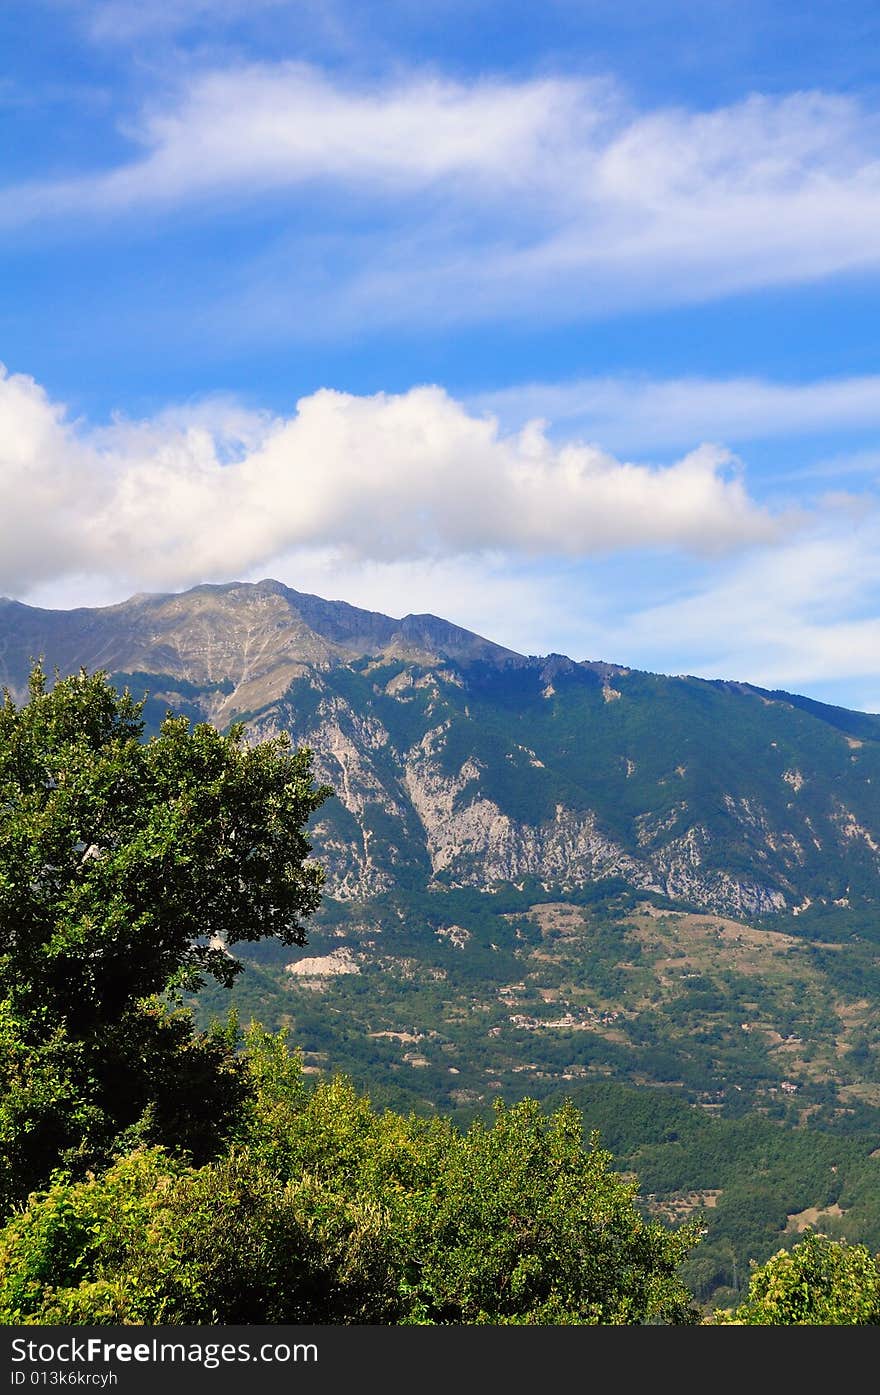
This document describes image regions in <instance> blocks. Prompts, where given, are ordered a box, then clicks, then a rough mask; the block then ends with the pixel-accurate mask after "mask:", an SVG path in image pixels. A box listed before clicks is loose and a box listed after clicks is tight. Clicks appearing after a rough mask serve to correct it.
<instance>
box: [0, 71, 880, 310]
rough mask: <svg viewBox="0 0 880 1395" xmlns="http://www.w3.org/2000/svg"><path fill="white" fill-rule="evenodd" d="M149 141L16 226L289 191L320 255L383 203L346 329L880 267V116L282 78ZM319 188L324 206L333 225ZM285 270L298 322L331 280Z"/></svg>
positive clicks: (229, 75)
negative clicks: (309, 300) (315, 281)
mask: <svg viewBox="0 0 880 1395" xmlns="http://www.w3.org/2000/svg"><path fill="white" fill-rule="evenodd" d="M125 135H127V136H128V138H129V140H130V143H131V147H132V152H133V153H132V155H131V157H130V158H129V159H128V160H127V161H123V162H121V163H118V164H117V165H115V166H114V167H111V168H105V169H101V170H98V171H94V172H91V173H83V174H78V175H77V176H76V177H72V178H68V179H52V180H49V181H44V182H40V181H39V180H38V179H37V180H34V181H31V182H30V183H28V184H26V185H19V186H17V187H14V188H7V189H6V190H5V191H3V192H2V193H0V226H3V225H5V226H6V228H7V230H8V229H10V228H14V227H17V226H20V225H22V224H26V223H28V222H29V221H33V220H42V221H45V222H48V223H54V224H55V225H56V226H61V225H63V224H64V222H65V220H69V219H70V218H71V217H73V216H79V217H95V216H98V217H102V216H108V215H113V216H118V215H120V214H125V213H126V212H127V211H132V212H135V213H140V212H142V211H143V210H144V209H145V208H147V207H149V208H150V209H153V210H156V209H158V210H161V209H162V208H163V207H164V208H166V209H171V208H174V209H179V208H187V207H189V208H191V209H193V210H194V211H197V212H198V215H199V216H200V217H204V216H206V210H207V209H208V208H210V209H211V210H213V216H225V213H226V212H227V211H228V210H229V209H237V208H241V207H243V206H246V205H247V204H248V203H249V202H252V201H253V200H255V199H267V198H270V197H271V198H272V200H273V201H274V203H273V206H275V205H277V209H278V212H279V217H283V209H284V208H285V207H287V204H285V199H287V200H288V201H289V202H290V201H292V204H293V205H294V206H295V210H296V220H295V224H296V229H297V243H298V245H299V244H301V241H302V238H303V237H304V236H307V235H308V234H309V232H312V233H314V234H315V235H318V234H320V235H324V234H328V235H332V234H333V232H334V230H336V231H339V230H345V231H346V232H348V233H350V231H351V227H350V221H351V219H350V215H351V212H352V210H355V211H357V210H363V207H364V206H365V204H366V206H368V207H370V208H371V210H372V211H373V213H374V215H375V220H378V221H374V227H375V228H376V229H377V231H376V234H375V236H374V237H372V238H370V237H366V238H363V239H351V240H350V241H349V243H348V254H347V258H346V260H345V263H344V266H343V265H340V266H339V267H338V269H337V282H338V284H337V285H336V287H335V288H333V287H328V288H324V290H323V292H322V303H323V304H324V306H325V312H326V317H327V320H328V322H332V323H335V322H336V321H340V322H341V321H344V320H345V318H346V314H348V317H349V319H351V318H353V317H356V318H357V319H358V320H360V321H362V320H363V317H364V316H365V315H366V314H371V315H373V316H374V317H377V318H378V319H380V320H381V319H385V320H389V321H399V320H401V319H404V320H406V321H407V322H412V321H413V320H414V319H417V318H419V317H422V318H425V317H433V318H434V319H436V318H437V317H441V318H442V319H444V320H449V319H456V318H457V319H473V318H479V317H485V316H503V315H510V314H522V313H525V312H527V311H528V312H530V313H534V312H535V309H536V307H537V308H539V309H540V312H541V314H542V315H544V316H546V315H548V314H553V315H556V316H559V315H572V314H576V315H581V316H582V315H585V314H586V315H589V314H596V313H605V312H607V311H609V310H611V309H616V308H621V307H625V306H645V305H658V304H668V303H675V302H684V301H699V300H703V299H707V298H710V297H712V296H718V295H723V294H728V293H731V292H736V291H743V290H748V289H756V288H760V287H765V286H770V285H776V284H792V283H797V282H803V281H809V280H815V279H817V278H821V277H824V276H828V275H831V274H834V273H839V272H841V271H848V270H854V269H866V268H872V269H876V267H877V265H878V263H880V242H878V239H877V237H876V228H877V225H878V221H880V117H878V114H877V112H876V111H875V110H873V108H870V107H869V106H867V105H865V104H864V103H863V102H860V101H859V100H857V99H856V98H854V97H848V96H830V95H828V94H824V93H821V92H806V93H795V94H792V95H788V96H773V97H770V96H760V95H754V96H750V97H748V98H747V99H745V100H743V101H740V102H737V103H734V104H731V105H728V106H724V107H719V108H717V109H716V110H714V111H689V110H684V109H658V110H655V111H647V112H645V111H638V110H636V109H634V108H633V107H632V106H631V105H628V104H627V102H626V101H625V100H624V98H623V97H622V95H621V94H620V93H619V92H618V91H616V90H615V88H614V86H613V85H612V84H611V83H609V82H598V81H584V80H580V79H574V78H568V77H565V78H563V77H542V78H540V79H530V80H520V81H513V80H510V79H509V78H508V79H502V78H498V79H487V78H484V79H480V80H474V81H470V82H465V81H453V80H451V79H446V78H443V77H438V76H436V75H427V76H426V75H424V74H421V73H410V74H407V75H404V76H402V77H401V76H396V77H395V78H394V79H389V80H385V81H382V82H373V83H372V84H370V85H369V86H356V85H354V84H352V83H350V82H344V81H342V80H341V79H340V78H339V76H338V75H337V74H333V75H329V74H328V73H325V72H323V71H321V70H320V69H317V68H315V67H312V66H308V65H305V64H302V63H276V64H266V63H263V64H259V65H250V66H247V67H239V68H227V69H224V70H220V71H213V72H201V73H198V74H196V75H194V76H191V77H190V78H189V79H188V80H187V81H186V82H185V83H184V84H183V86H181V87H179V88H178V89H177V90H176V91H175V92H174V93H173V94H172V95H171V96H166V97H164V98H163V99H161V100H160V99H159V98H155V99H154V100H153V101H152V102H151V103H150V104H149V105H148V106H147V107H146V108H145V109H144V110H143V111H141V113H140V115H139V116H138V117H137V118H136V119H134V120H133V121H130V122H129V123H128V125H127V126H126V128H125ZM304 190H308V191H309V193H310V195H311V194H312V193H314V191H315V190H319V191H321V193H322V200H319V201H318V202H319V203H320V211H319V212H315V213H311V214H310V204H311V203H312V202H313V200H312V199H311V198H310V199H307V200H305V201H304V200H303V197H302V195H303V191H304ZM426 196H427V197H426ZM328 200H329V202H328ZM392 246H393V249H394V255H393V256H391V255H389V248H390V247H392ZM275 255H276V261H277V265H276V266H275V268H274V274H273V275H272V276H271V277H270V276H269V273H268V271H267V272H266V277H267V279H270V280H271V281H272V283H273V284H271V285H270V286H268V287H267V288H264V293H265V295H266V297H267V303H268V304H270V305H271V304H272V303H276V302H277V300H278V297H279V296H280V297H281V299H282V300H284V301H285V304H287V305H288V311H289V308H290V307H291V306H293V305H298V306H299V305H301V304H302V298H303V294H304V293H305V294H306V297H307V296H308V278H305V280H303V278H300V277H298V276H297V275H296V262H297V258H296V257H291V256H290V254H289V250H288V249H287V247H286V245H285V243H284V239H283V237H282V238H281V239H280V241H279V244H278V247H277V248H276V252H275ZM285 288H289V296H290V299H289V303H288V301H286V300H285V294H284V293H285ZM334 289H335V295H334ZM255 298H258V297H257V293H256V291H254V293H253V295H252V299H255ZM247 309H248V312H249V314H251V315H255V314H258V313H259V307H258V306H257V305H255V304H250V305H249V306H248V307H247Z"/></svg>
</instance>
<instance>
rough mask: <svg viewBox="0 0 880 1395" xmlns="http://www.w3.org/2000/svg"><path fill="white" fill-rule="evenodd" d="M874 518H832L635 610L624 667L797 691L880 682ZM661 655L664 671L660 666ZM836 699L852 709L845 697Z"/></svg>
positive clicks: (879, 580) (878, 523) (878, 541)
mask: <svg viewBox="0 0 880 1395" xmlns="http://www.w3.org/2000/svg"><path fill="white" fill-rule="evenodd" d="M878 553H880V515H878V512H877V510H876V509H874V510H872V511H865V510H864V508H863V509H862V511H861V515H860V517H858V518H856V517H853V516H852V515H851V514H850V515H849V516H846V515H838V516H834V515H832V516H830V517H829V518H828V519H827V520H826V521H825V522H823V523H818V524H816V525H815V526H814V527H813V529H812V530H810V531H809V532H807V533H805V534H804V535H802V536H799V537H795V538H791V539H789V540H787V541H785V542H784V543H782V544H781V545H780V546H778V547H776V548H774V549H772V550H761V551H758V552H756V553H754V554H753V555H751V556H749V557H746V558H743V559H739V560H735V561H733V562H731V563H730V564H729V565H726V566H724V567H720V568H717V569H715V571H714V572H713V573H712V574H711V575H703V576H701V577H700V578H699V580H698V581H697V582H696V583H694V584H691V585H690V586H689V587H688V588H687V590H686V591H685V592H684V593H683V594H681V595H679V596H676V597H673V598H671V599H664V600H663V601H662V602H661V603H660V604H657V605H652V606H648V607H643V608H633V609H632V610H631V611H630V613H629V614H628V615H627V616H626V617H625V618H624V619H623V620H622V623H621V624H620V625H619V627H618V630H617V633H618V636H619V640H620V643H621V644H622V645H623V646H624V650H625V652H626V653H627V654H628V655H629V656H630V662H632V663H634V664H639V665H642V666H645V667H653V666H661V667H663V666H668V663H669V651H670V648H671V647H672V646H671V644H670V637H674V640H673V644H674V647H675V650H676V652H677V654H678V667H679V668H680V670H681V671H684V672H690V673H696V674H699V675H700V676H702V677H709V678H736V679H744V678H747V679H748V680H749V681H750V682H753V683H756V684H758V685H759V686H762V687H766V688H786V689H788V690H790V691H791V690H794V691H799V690H801V689H803V688H807V689H810V688H813V689H815V688H816V687H817V686H818V687H821V686H822V685H837V686H838V687H839V689H841V690H843V691H844V692H845V691H846V690H847V689H848V690H849V693H850V694H852V693H853V691H854V690H863V691H867V690H868V689H867V688H866V686H865V685H866V681H868V682H869V686H870V688H871V690H872V691H876V689H877V687H878V680H880V618H878V614H880V572H878V568H877V558H878ZM664 657H665V663H664ZM842 700H843V701H847V700H848V701H849V702H853V700H854V699H853V698H852V696H850V697H849V698H848V699H847V698H845V697H844V698H843V699H842Z"/></svg>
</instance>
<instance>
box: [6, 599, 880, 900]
mask: <svg viewBox="0 0 880 1395" xmlns="http://www.w3.org/2000/svg"><path fill="white" fill-rule="evenodd" d="M37 655H42V656H43V657H44V660H45V663H46V665H47V667H49V668H52V667H57V668H58V669H59V670H60V671H61V672H69V671H72V670H75V669H76V668H77V667H79V666H80V665H84V666H86V667H87V668H89V669H94V668H103V669H106V670H108V671H109V672H110V673H111V674H113V675H114V677H115V679H116V680H117V681H118V682H121V683H127V684H128V685H129V686H130V687H131V689H132V691H133V692H134V694H135V695H136V696H140V695H141V694H142V693H144V692H145V691H148V692H149V694H150V697H149V702H148V707H147V714H148V716H149V718H150V720H151V721H152V722H157V721H158V720H160V719H161V716H162V714H163V713H164V712H165V710H166V709H167V708H168V707H173V708H174V709H176V710H182V711H186V712H187V713H189V715H191V716H192V717H193V718H195V719H203V720H204V719H207V720H210V721H212V722H214V723H216V724H218V725H219V726H221V727H223V726H226V725H228V724H229V723H230V722H232V721H235V720H244V721H245V722H246V724H247V726H248V729H249V730H250V731H251V732H252V733H253V735H254V737H263V736H266V735H269V734H271V733H274V732H278V731H289V732H291V734H292V735H293V737H294V739H295V741H297V742H298V743H303V744H307V745H309V746H310V747H311V748H312V750H313V752H314V754H315V764H316V769H317V772H318V773H319V775H320V776H321V778H323V779H326V780H327V781H329V783H330V784H331V785H332V786H333V787H334V789H335V790H336V792H337V795H338V799H336V800H334V801H331V802H330V803H329V804H328V805H327V806H325V810H324V812H323V817H322V820H321V822H320V824H319V825H317V826H316V828H315V848H316V854H317V855H318V856H319V857H321V858H322V860H323V861H324V863H325V865H326V868H327V872H328V890H329V891H330V892H331V894H332V895H334V896H336V897H339V898H349V899H350V898H363V897H367V898H369V897H371V896H375V895H377V894H379V893H385V892H388V891H390V890H392V889H393V888H395V887H403V888H410V889H416V888H428V889H429V888H431V887H438V888H439V887H447V888H448V887H456V886H472V887H475V888H479V889H482V890H487V891H488V890H491V889H492V888H493V887H495V886H497V885H499V884H503V883H513V884H525V883H526V882H533V883H534V884H535V886H536V888H540V889H541V890H542V892H547V891H549V890H551V889H552V890H556V891H561V892H562V893H563V894H564V893H565V891H566V889H572V888H576V887H583V886H584V885H586V884H589V883H591V882H597V881H606V880H611V879H615V880H618V881H621V882H623V883H625V884H627V885H629V886H631V887H634V888H637V889H640V890H642V891H644V892H646V893H653V894H655V895H660V896H663V897H665V898H668V899H669V900H671V901H673V902H675V903H677V904H679V905H684V906H689V907H692V908H694V909H699V910H706V911H713V912H716V913H724V914H728V915H733V916H739V917H752V918H754V917H760V916H765V915H776V914H778V913H780V912H788V913H795V914H801V915H802V914H805V913H807V912H809V911H810V910H811V908H813V911H814V912H815V909H816V908H818V907H828V908H832V907H834V906H838V907H868V906H870V905H872V904H873V903H874V902H875V901H876V899H877V891H878V886H880V882H878V871H880V718H877V717H872V716H868V715H866V714H862V713H855V712H847V711H845V710H843V709H839V708H831V707H825V706H823V705H822V704H819V703H815V702H812V701H810V700H808V699H804V698H799V697H796V696H793V695H789V694H785V693H769V692H764V691H762V690H759V689H756V688H753V687H749V686H748V685H745V684H738V683H712V682H706V681H702V680H698V679H694V678H668V677H662V676H659V675H654V674H647V673H640V672H637V671H635V670H629V669H627V668H624V667H620V666H618V665H614V664H606V663H596V662H584V663H576V662H574V661H572V660H571V659H568V658H566V657H564V656H561V655H551V656H549V657H534V656H530V657H527V656H524V655H520V654H516V653H513V652H512V651H510V650H508V649H504V648H502V647H501V646H499V645H496V644H493V643H491V642H490V641H488V640H486V639H482V638H481V637H480V636H478V635H474V634H471V633H469V632H468V631H466V630H463V629H460V628H458V627H457V626H455V625H452V624H449V623H448V622H446V621H444V620H440V619H437V618H436V617H434V616H424V615H423V616H413V615H409V616H406V617H405V618H404V619H402V620H394V619H391V618H389V617H388V616H385V615H381V614H377V613H375V612H371V611H365V610H360V609H358V608H356V607H354V606H351V605H347V604H344V603H342V602H331V601H325V600H322V599H320V598H318V597H315V596H308V595H303V594H301V593H299V592H296V591H292V590H290V589H288V588H287V587H285V586H283V585H281V584H280V583H278V582H275V581H265V582H260V583H258V584H238V583H234V584H231V585H226V586H200V587H197V588H195V589H194V590H192V591H189V592H185V593H183V594H181V595H171V596H135V597H133V598H132V599H131V600H129V601H127V602H125V603H123V604H121V605H116V606H110V607H105V608H101V609H94V610H88V609H79V610H73V611H46V610H37V609H34V608H32V607H28V606H25V605H22V604H20V603H17V602H14V601H8V600H2V601H0V680H2V682H3V683H5V684H6V685H8V686H9V688H10V689H11V690H12V692H13V694H18V695H20V694H21V693H22V691H23V689H24V686H25V684H26V679H27V673H28V669H29V666H30V662H31V659H32V658H33V657H35V656H37Z"/></svg>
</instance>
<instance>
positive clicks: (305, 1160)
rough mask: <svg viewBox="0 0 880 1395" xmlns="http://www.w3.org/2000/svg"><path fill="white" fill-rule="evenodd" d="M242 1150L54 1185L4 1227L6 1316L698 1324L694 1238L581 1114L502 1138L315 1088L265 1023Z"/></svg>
mask: <svg viewBox="0 0 880 1395" xmlns="http://www.w3.org/2000/svg"><path fill="white" fill-rule="evenodd" d="M245 1059H246V1062H247V1069H248V1072H249V1075H250V1079H251V1082H252V1085H253V1089H252V1090H251V1092H250V1093H249V1095H248V1102H247V1103H246V1105H245V1106H244V1107H243V1108H242V1110H241V1113H240V1117H239V1128H238V1130H237V1133H236V1138H235V1142H234V1144H233V1146H232V1148H231V1149H230V1151H229V1152H228V1153H227V1154H226V1155H225V1156H224V1157H221V1158H220V1159H219V1160H217V1161H213V1162H210V1163H207V1164H205V1165H204V1166H203V1167H201V1168H199V1169H194V1168H192V1167H185V1166H184V1165H183V1164H182V1163H181V1162H180V1161H178V1160H175V1159H174V1158H171V1157H169V1156H168V1155H167V1153H164V1152H163V1151H162V1150H157V1149H149V1148H147V1149H139V1150H135V1151H134V1152H132V1153H130V1154H129V1155H128V1156H127V1157H125V1158H123V1159H121V1160H120V1161H119V1162H117V1163H115V1164H114V1165H113V1166H112V1167H111V1168H110V1169H109V1170H108V1171H106V1172H105V1173H104V1175H103V1176H101V1177H94V1176H92V1177H88V1178H86V1180H84V1181H78V1182H77V1181H71V1180H70V1179H69V1178H66V1177H63V1176H60V1175H59V1176H56V1178H55V1179H54V1180H53V1183H52V1185H51V1186H50V1187H49V1189H48V1190H47V1191H46V1192H44V1193H43V1194H41V1195H38V1196H33V1197H32V1198H31V1200H30V1204H29V1206H28V1208H27V1209H26V1210H25V1211H23V1212H21V1213H19V1214H18V1215H16V1216H14V1217H13V1218H12V1219H11V1220H10V1222H9V1223H8V1225H7V1227H6V1229H5V1230H4V1231H0V1321H4V1322H37V1323H59V1322H60V1323H68V1322H76V1323H92V1322H109V1323H119V1322H135V1323H162V1322H167V1323H203V1322H221V1323H242V1322H335V1323H351V1322H356V1323H357V1322H373V1323H408V1324H413V1323H417V1324H438V1323H454V1324H461V1323H468V1324H474V1323H505V1324H507V1323H514V1324H531V1323H540V1324H548V1323H552V1324H559V1323H564V1324H590V1325H594V1324H600V1323H601V1324H628V1325H631V1324H639V1323H644V1322H652V1323H656V1322H662V1323H689V1322H694V1321H695V1320H696V1318H697V1314H696V1310H695V1308H694V1305H693V1303H692V1300H691V1297H690V1294H689V1293H688V1292H687V1289H686V1288H685V1286H684V1284H683V1283H682V1282H681V1279H680V1278H679V1277H678V1272H677V1271H678V1267H679V1265H680V1263H681V1261H682V1259H683V1258H684V1256H685V1255H686V1254H687V1252H688V1250H689V1249H690V1248H691V1246H692V1245H693V1244H694V1242H695V1240H696V1238H697V1233H696V1231H695V1230H694V1228H693V1227H683V1228H682V1229H681V1230H679V1231H676V1232H674V1231H670V1230H668V1229H666V1228H665V1227H664V1226H662V1225H660V1224H658V1223H656V1222H650V1221H646V1220H645V1219H644V1218H643V1217H642V1216H641V1215H640V1214H639V1212H638V1210H637V1208H636V1206H635V1204H634V1193H635V1184H634V1183H633V1182H631V1181H627V1180H625V1179H624V1178H622V1177H620V1176H619V1175H618V1174H616V1173H615V1172H613V1171H612V1169H611V1166H610V1163H611V1159H610V1155H609V1154H607V1153H605V1152H604V1151H603V1150H602V1149H601V1148H599V1147H598V1144H597V1143H596V1142H595V1140H594V1141H593V1143H592V1145H591V1146H590V1147H589V1148H586V1149H585V1148H584V1146H583V1141H582V1130H583V1120H582V1118H581V1116H580V1114H579V1113H578V1111H577V1110H575V1109H574V1108H573V1107H572V1106H570V1105H569V1106H565V1107H563V1108H562V1109H560V1110H558V1111H556V1113H554V1114H553V1115H546V1114H544V1113H543V1112H542V1111H541V1110H540V1109H539V1108H538V1106H537V1105H536V1104H535V1102H534V1101H533V1100H524V1101H522V1102H521V1103H519V1104H517V1105H514V1106H513V1107H512V1108H510V1109H504V1108H499V1110H498V1113H497V1116H496V1119H495V1123H494V1125H493V1126H492V1127H486V1126H485V1125H475V1126H473V1127H472V1128H471V1129H469V1130H468V1131H467V1132H466V1133H461V1132H460V1131H459V1130H457V1129H456V1128H454V1127H453V1125H452V1124H450V1123H449V1122H448V1121H446V1120H444V1119H440V1118H437V1119H431V1120H425V1119H419V1118H416V1117H414V1116H413V1117H409V1118H405V1117H403V1116H402V1115H400V1114H397V1113H394V1112H392V1111H386V1112H384V1113H379V1112H377V1111H376V1110H375V1109H374V1108H373V1106H372V1105H371V1103H370V1101H369V1100H368V1099H367V1098H366V1097H365V1096H363V1095H359V1094H358V1093H357V1091H356V1090H355V1089H354V1087H353V1085H352V1084H351V1082H350V1081H348V1080H346V1079H345V1078H344V1077H337V1078H336V1079H334V1080H332V1081H325V1082H321V1083H319V1084H318V1085H317V1086H316V1087H315V1088H313V1089H308V1088H307V1087H306V1086H305V1084H304V1081H303V1079H302V1076H301V1074H300V1070H299V1063H298V1061H297V1059H296V1058H292V1057H290V1056H289V1055H288V1053H287V1050H286V1047H285V1044H284V1041H283V1039H282V1038H281V1037H280V1036H279V1037H273V1036H269V1035H267V1034H266V1033H264V1032H263V1031H262V1030H261V1029H259V1028H254V1029H252V1030H251V1032H250V1033H249V1037H248V1042H247V1049H246V1053H245Z"/></svg>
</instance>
